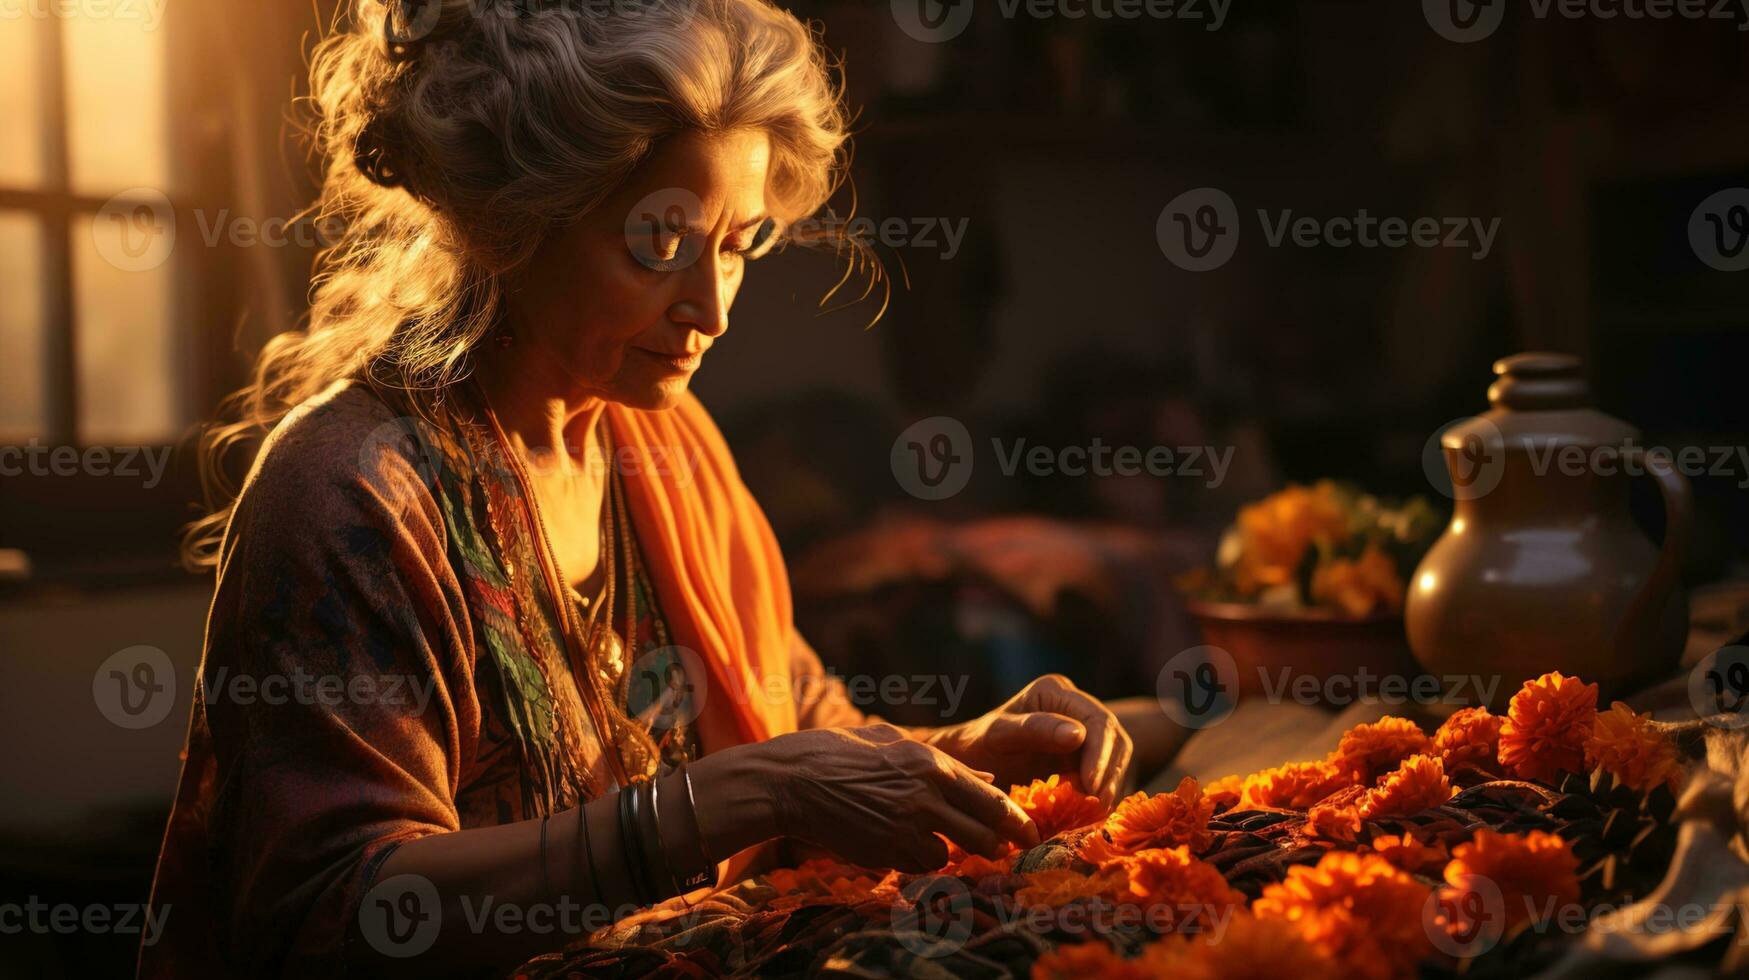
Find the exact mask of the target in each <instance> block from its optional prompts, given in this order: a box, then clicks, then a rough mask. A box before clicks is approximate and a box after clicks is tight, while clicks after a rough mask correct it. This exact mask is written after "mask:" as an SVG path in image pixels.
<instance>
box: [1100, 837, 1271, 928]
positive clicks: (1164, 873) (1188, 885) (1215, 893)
mask: <svg viewBox="0 0 1749 980" xmlns="http://www.w3.org/2000/svg"><path fill="white" fill-rule="evenodd" d="M1109 870H1119V871H1121V872H1122V873H1123V875H1124V878H1125V882H1126V884H1125V886H1124V888H1123V889H1121V890H1120V891H1119V892H1118V894H1117V900H1118V901H1120V902H1127V903H1131V904H1135V905H1139V906H1141V907H1142V908H1143V909H1146V910H1147V912H1148V914H1149V917H1150V921H1151V922H1153V923H1155V924H1158V925H1159V926H1160V927H1161V928H1162V929H1163V930H1168V931H1169V930H1177V929H1182V928H1185V927H1186V926H1187V924H1194V927H1195V928H1206V927H1207V926H1208V925H1209V924H1210V922H1211V921H1212V920H1211V916H1212V917H1214V919H1216V920H1218V919H1224V918H1226V917H1227V916H1229V915H1230V914H1231V913H1232V912H1233V910H1235V909H1242V908H1244V907H1245V895H1244V893H1242V892H1240V891H1237V890H1235V889H1234V888H1233V887H1232V886H1230V885H1228V884H1227V878H1226V876H1225V875H1223V874H1221V872H1220V869H1219V868H1216V867H1215V866H1214V865H1212V864H1209V863H1208V862H1206V861H1202V860H1199V859H1197V858H1196V857H1195V856H1194V855H1192V854H1191V853H1190V849H1189V848H1187V847H1183V846H1179V847H1155V848H1149V849H1148V850H1145V851H1137V852H1136V853H1135V854H1132V855H1129V856H1127V857H1120V858H1118V859H1116V860H1115V861H1113V862H1112V863H1111V864H1109V865H1106V866H1104V867H1102V868H1100V871H1101V872H1102V873H1103V872H1105V871H1109Z"/></svg>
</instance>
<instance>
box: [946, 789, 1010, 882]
mask: <svg viewBox="0 0 1749 980" xmlns="http://www.w3.org/2000/svg"><path fill="white" fill-rule="evenodd" d="M931 811H932V812H931V814H930V818H929V819H928V820H927V822H928V824H929V829H931V830H934V831H935V832H936V833H938V834H942V835H944V836H946V837H947V839H948V840H951V841H953V842H954V843H955V844H958V845H959V846H960V848H961V849H962V850H965V851H968V852H970V853H972V854H982V855H983V856H985V857H995V856H996V854H997V853H998V852H999V851H1001V850H1002V844H1003V843H1004V842H1003V839H1002V837H1001V836H1000V835H998V834H997V833H996V832H995V831H994V830H991V829H990V828H989V827H987V826H985V825H984V824H983V823H981V822H979V821H977V820H974V819H972V818H971V817H970V816H968V815H966V814H965V813H962V812H961V811H960V810H958V809H957V808H955V807H954V806H952V805H951V804H949V803H948V802H947V801H946V800H945V799H943V800H940V801H938V802H937V803H935V804H934V805H933V806H932V807H931ZM942 863H946V861H945V859H944V860H943V861H942V862H941V863H938V864H936V865H935V867H937V868H939V867H941V864H942Z"/></svg>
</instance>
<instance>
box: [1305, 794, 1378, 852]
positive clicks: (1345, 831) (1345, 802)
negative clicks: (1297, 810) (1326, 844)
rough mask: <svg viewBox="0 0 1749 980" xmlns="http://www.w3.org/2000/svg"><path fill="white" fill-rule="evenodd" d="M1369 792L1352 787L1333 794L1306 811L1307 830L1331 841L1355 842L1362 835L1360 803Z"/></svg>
mask: <svg viewBox="0 0 1749 980" xmlns="http://www.w3.org/2000/svg"><path fill="white" fill-rule="evenodd" d="M1368 792H1370V791H1369V790H1368V789H1367V788H1366V787H1365V786H1350V787H1348V788H1347V789H1343V790H1338V791H1337V792H1335V793H1332V794H1331V795H1330V796H1329V797H1328V798H1327V799H1325V800H1324V801H1323V802H1322V803H1319V804H1318V805H1316V806H1314V807H1312V808H1311V809H1310V810H1308V811H1306V829H1307V830H1309V831H1311V832H1312V833H1314V834H1317V835H1318V836H1319V837H1328V838H1330V839H1331V840H1341V841H1352V840H1354V839H1355V838H1356V837H1357V836H1359V835H1360V801H1361V800H1362V799H1364V798H1365V797H1366V794H1367V793H1368Z"/></svg>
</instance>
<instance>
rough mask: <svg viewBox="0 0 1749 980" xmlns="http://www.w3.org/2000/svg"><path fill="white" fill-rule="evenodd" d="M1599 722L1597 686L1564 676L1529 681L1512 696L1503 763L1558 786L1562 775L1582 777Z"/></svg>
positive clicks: (1502, 739) (1504, 733)
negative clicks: (1579, 774) (1594, 726)
mask: <svg viewBox="0 0 1749 980" xmlns="http://www.w3.org/2000/svg"><path fill="white" fill-rule="evenodd" d="M1596 720H1597V685H1596V684H1586V683H1585V682H1583V681H1581V680H1579V678H1577V677H1567V676H1564V675H1563V674H1561V672H1560V671H1553V672H1551V673H1547V674H1544V675H1542V676H1541V677H1538V678H1537V679H1536V680H1534V681H1528V682H1526V683H1525V685H1524V687H1522V688H1520V689H1519V691H1518V693H1517V694H1514V695H1513V696H1512V704H1511V705H1510V706H1509V707H1508V709H1507V712H1506V723H1505V724H1503V725H1501V726H1500V764H1501V765H1503V766H1505V767H1506V769H1507V771H1509V772H1511V773H1513V774H1515V775H1517V776H1519V777H1520V778H1523V779H1535V780H1540V781H1542V782H1545V783H1554V782H1557V781H1559V780H1560V778H1561V773H1563V772H1582V771H1584V767H1585V743H1586V741H1587V740H1589V739H1590V738H1591V726H1592V724H1593V723H1594V722H1595V721H1596Z"/></svg>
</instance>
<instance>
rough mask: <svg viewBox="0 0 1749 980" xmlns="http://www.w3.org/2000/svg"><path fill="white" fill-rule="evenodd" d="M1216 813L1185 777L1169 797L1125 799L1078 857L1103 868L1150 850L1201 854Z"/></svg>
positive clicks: (1138, 795)
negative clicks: (1185, 846) (1183, 848)
mask: <svg viewBox="0 0 1749 980" xmlns="http://www.w3.org/2000/svg"><path fill="white" fill-rule="evenodd" d="M1214 812H1215V804H1214V802H1213V801H1212V800H1207V799H1204V798H1203V795H1202V788H1201V787H1200V786H1198V785H1197V783H1196V780H1194V779H1192V778H1190V777H1189V776H1186V777H1184V778H1183V779H1181V780H1179V781H1178V788H1177V789H1175V790H1173V791H1172V792H1170V793H1156V794H1154V795H1152V796H1149V795H1148V794H1147V793H1132V794H1130V795H1129V796H1128V797H1125V798H1124V800H1123V802H1122V803H1119V804H1118V805H1117V809H1115V810H1113V811H1111V816H1109V817H1106V818H1105V826H1104V827H1103V828H1101V829H1100V830H1098V831H1096V832H1094V833H1092V834H1089V835H1087V837H1086V838H1085V839H1083V840H1082V841H1081V846H1080V848H1079V853H1080V855H1081V858H1082V860H1084V861H1088V862H1091V863H1093V864H1104V863H1105V862H1107V861H1110V860H1112V859H1113V858H1116V857H1119V856H1121V855H1124V854H1134V853H1135V852H1137V851H1139V850H1142V849H1143V848H1149V847H1173V846H1176V845H1179V844H1188V845H1190V847H1191V848H1193V849H1195V850H1199V851H1200V850H1202V849H1203V848H1204V847H1206V846H1207V845H1208V841H1209V832H1208V822H1209V817H1211V816H1213V815H1214Z"/></svg>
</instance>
